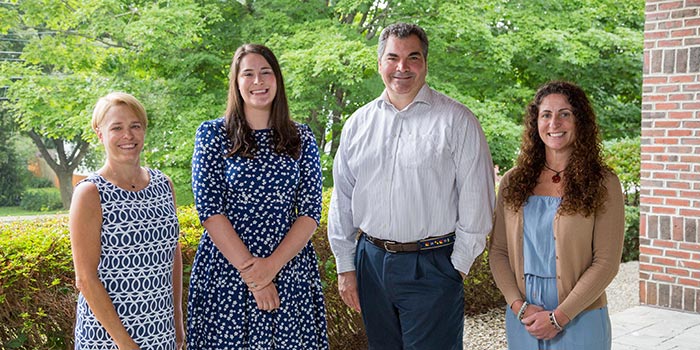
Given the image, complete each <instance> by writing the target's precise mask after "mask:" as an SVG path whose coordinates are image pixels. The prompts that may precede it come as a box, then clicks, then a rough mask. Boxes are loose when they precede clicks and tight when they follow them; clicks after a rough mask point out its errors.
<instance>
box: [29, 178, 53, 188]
mask: <svg viewBox="0 0 700 350" xmlns="http://www.w3.org/2000/svg"><path fill="white" fill-rule="evenodd" d="M27 187H29V188H51V187H54V184H53V181H51V180H49V179H47V178H45V177H38V176H34V175H32V176H30V177H29V178H28V179H27Z"/></svg>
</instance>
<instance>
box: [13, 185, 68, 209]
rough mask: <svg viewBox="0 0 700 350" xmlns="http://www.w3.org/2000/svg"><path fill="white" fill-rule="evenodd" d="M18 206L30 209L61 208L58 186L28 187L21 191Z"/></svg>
mask: <svg viewBox="0 0 700 350" xmlns="http://www.w3.org/2000/svg"><path fill="white" fill-rule="evenodd" d="M19 207H20V208H22V209H24V210H31V211H51V210H58V209H61V208H63V203H61V192H60V191H59V189H58V188H30V189H27V190H26V191H24V193H22V200H21V201H20V203H19Z"/></svg>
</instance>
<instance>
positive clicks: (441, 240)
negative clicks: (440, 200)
mask: <svg viewBox="0 0 700 350" xmlns="http://www.w3.org/2000/svg"><path fill="white" fill-rule="evenodd" d="M360 234H361V235H363V236H365V239H366V240H367V242H370V243H372V244H373V245H375V246H376V247H378V248H381V249H382V250H384V251H386V252H389V253H407V252H417V251H421V250H430V249H436V248H442V247H446V246H449V245H452V244H454V242H455V233H454V232H450V233H448V234H446V235H442V236H438V237H430V238H426V239H421V240H420V241H415V242H406V243H401V242H394V241H389V240H384V239H379V238H375V237H372V236H370V235H369V234H367V232H362V231H360Z"/></svg>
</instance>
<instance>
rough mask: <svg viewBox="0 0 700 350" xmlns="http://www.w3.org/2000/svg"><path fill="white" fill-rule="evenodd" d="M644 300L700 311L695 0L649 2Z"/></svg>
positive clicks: (699, 16)
mask: <svg viewBox="0 0 700 350" xmlns="http://www.w3.org/2000/svg"><path fill="white" fill-rule="evenodd" d="M645 14H646V24H645V33H644V83H643V92H642V94H643V95H642V96H643V102H642V174H641V178H642V189H641V206H640V213H641V218H640V257H639V270H640V273H639V275H640V276H639V277H640V280H639V286H640V291H639V293H640V302H641V303H642V304H648V305H655V306H660V307H668V308H673V309H678V310H685V311H691V312H700V0H675V1H673V0H671V1H669V0H663V1H659V0H656V1H654V0H647V1H646V9H645Z"/></svg>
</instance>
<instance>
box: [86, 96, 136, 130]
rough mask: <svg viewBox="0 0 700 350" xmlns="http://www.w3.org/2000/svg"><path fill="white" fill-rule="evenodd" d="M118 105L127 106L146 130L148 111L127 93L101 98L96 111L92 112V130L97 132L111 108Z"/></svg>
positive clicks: (96, 105)
mask: <svg viewBox="0 0 700 350" xmlns="http://www.w3.org/2000/svg"><path fill="white" fill-rule="evenodd" d="M116 105H125V106H127V107H129V108H131V110H132V111H133V112H134V114H135V115H136V118H139V121H140V122H141V124H143V128H144V130H146V128H147V127H148V116H147V115H146V109H145V108H144V107H143V105H142V104H141V102H139V100H137V99H136V97H134V96H133V95H131V94H127V93H125V92H111V93H109V94H107V95H105V96H103V97H100V99H99V100H97V103H96V104H95V109H93V110H92V130H94V131H95V132H97V129H98V128H99V126H100V124H102V121H103V120H104V119H105V115H107V112H108V111H109V109H110V108H112V107H114V106H116Z"/></svg>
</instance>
